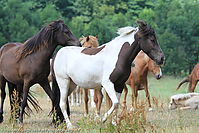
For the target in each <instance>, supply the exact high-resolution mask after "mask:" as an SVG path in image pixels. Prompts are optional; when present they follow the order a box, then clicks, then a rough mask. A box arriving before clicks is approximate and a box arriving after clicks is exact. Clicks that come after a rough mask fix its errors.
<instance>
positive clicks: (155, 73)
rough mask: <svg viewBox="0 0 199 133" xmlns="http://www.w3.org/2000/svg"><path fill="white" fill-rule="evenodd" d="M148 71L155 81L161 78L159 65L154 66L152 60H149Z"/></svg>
mask: <svg viewBox="0 0 199 133" xmlns="http://www.w3.org/2000/svg"><path fill="white" fill-rule="evenodd" d="M148 70H149V71H151V72H152V73H153V76H154V77H155V78H156V79H157V80H159V79H160V78H161V77H162V71H161V68H160V65H156V63H155V62H154V61H153V60H152V59H149V62H148Z"/></svg>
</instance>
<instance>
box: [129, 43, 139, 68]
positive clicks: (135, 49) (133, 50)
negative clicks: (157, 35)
mask: <svg viewBox="0 0 199 133" xmlns="http://www.w3.org/2000/svg"><path fill="white" fill-rule="evenodd" d="M140 50H141V48H140V45H139V44H138V41H134V42H133V43H132V44H131V45H130V48H129V49H128V50H127V51H126V55H127V56H128V57H129V58H126V60H127V62H128V63H130V64H131V63H132V62H133V60H134V59H135V57H136V56H137V55H138V53H139V52H140Z"/></svg>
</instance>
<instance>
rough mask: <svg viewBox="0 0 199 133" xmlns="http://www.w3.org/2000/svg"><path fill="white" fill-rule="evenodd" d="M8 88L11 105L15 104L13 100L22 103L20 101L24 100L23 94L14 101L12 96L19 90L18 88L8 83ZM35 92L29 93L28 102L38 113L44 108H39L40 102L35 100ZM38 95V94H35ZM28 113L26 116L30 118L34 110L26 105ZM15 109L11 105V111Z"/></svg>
mask: <svg viewBox="0 0 199 133" xmlns="http://www.w3.org/2000/svg"><path fill="white" fill-rule="evenodd" d="M8 88H9V97H10V104H13V102H14V101H13V100H17V101H16V102H18V103H21V102H20V101H22V99H23V94H22V93H21V94H20V96H18V99H12V95H13V92H14V90H15V89H17V86H16V85H15V84H13V83H11V82H8ZM33 93H35V92H33V91H31V92H30V91H29V92H28V97H27V98H28V102H29V103H31V105H32V106H33V107H34V109H35V110H36V112H37V113H38V112H39V110H42V108H41V107H40V106H39V104H38V100H37V99H36V98H35V96H34V95H33ZM35 94H36V93H35ZM26 107H27V108H26V111H25V114H26V115H27V116H30V113H31V112H32V109H31V108H30V106H29V105H28V103H27V105H26ZM12 109H13V106H12V105H11V110H12Z"/></svg>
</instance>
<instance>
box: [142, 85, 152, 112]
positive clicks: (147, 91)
mask: <svg viewBox="0 0 199 133" xmlns="http://www.w3.org/2000/svg"><path fill="white" fill-rule="evenodd" d="M144 90H145V93H146V98H147V100H148V107H149V111H153V109H152V108H151V102H150V94H149V90H148V85H147V81H146V83H144Z"/></svg>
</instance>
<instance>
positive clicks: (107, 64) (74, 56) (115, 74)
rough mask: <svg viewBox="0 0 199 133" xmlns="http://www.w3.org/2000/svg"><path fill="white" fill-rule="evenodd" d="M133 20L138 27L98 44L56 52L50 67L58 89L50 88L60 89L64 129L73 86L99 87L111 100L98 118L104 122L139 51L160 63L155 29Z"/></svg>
mask: <svg viewBox="0 0 199 133" xmlns="http://www.w3.org/2000/svg"><path fill="white" fill-rule="evenodd" d="M136 23H137V24H138V25H139V27H138V28H133V27H125V28H123V29H122V31H123V32H122V33H121V35H120V36H118V37H116V38H115V39H114V40H112V41H110V42H108V43H106V44H103V45H101V46H100V47H97V48H83V47H81V48H80V47H63V48H61V49H60V50H59V51H58V52H57V54H56V57H55V58H54V64H53V69H54V74H55V78H56V81H57V83H58V86H59V88H54V87H53V91H55V92H59V91H60V93H59V94H60V107H61V110H62V112H63V115H64V118H65V122H66V125H67V128H69V129H71V128H73V125H72V123H71V122H70V120H69V116H68V114H67V110H68V104H69V103H68V96H69V95H70V94H71V93H72V92H73V90H74V89H75V87H76V86H77V85H78V86H81V87H83V88H86V89H101V87H102V86H103V88H104V89H105V90H106V92H107V93H108V95H109V97H110V98H111V100H112V103H113V104H112V107H111V109H110V110H109V111H108V112H107V113H105V115H104V118H103V119H102V122H105V121H106V120H107V118H108V117H109V116H110V115H111V114H112V112H113V111H117V109H118V107H119V100H120V97H121V93H122V91H123V88H124V84H125V82H126V80H127V79H128V77H129V75H130V72H131V63H132V61H133V60H134V59H135V57H136V55H137V54H138V53H139V52H140V51H141V50H143V51H144V52H145V53H147V55H148V56H149V57H150V58H151V59H153V60H154V61H155V62H156V64H158V65H162V64H163V62H164V60H165V57H164V54H163V52H162V50H161V48H160V46H159V43H158V40H157V37H156V34H155V31H154V30H153V29H152V28H151V27H149V26H148V25H147V23H146V22H145V21H144V20H138V21H137V22H136ZM88 66H89V67H90V69H88ZM57 98H59V96H57ZM115 113H117V112H115ZM113 124H116V123H113Z"/></svg>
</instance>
